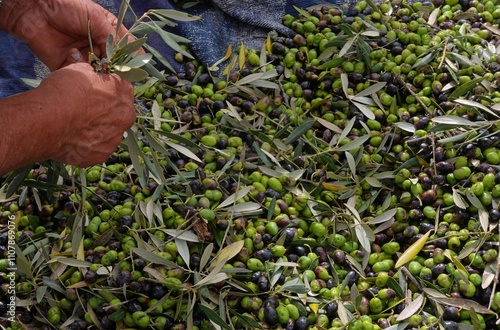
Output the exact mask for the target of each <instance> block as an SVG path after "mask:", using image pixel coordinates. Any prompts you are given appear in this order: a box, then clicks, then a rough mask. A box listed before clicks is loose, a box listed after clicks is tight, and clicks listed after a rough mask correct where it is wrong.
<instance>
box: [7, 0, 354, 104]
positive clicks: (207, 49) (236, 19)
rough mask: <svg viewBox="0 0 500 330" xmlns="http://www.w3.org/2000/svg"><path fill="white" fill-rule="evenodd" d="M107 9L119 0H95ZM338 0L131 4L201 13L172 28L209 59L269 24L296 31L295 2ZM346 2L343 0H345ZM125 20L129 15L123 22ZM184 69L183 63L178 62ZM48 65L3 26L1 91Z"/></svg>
mask: <svg viewBox="0 0 500 330" xmlns="http://www.w3.org/2000/svg"><path fill="white" fill-rule="evenodd" d="M95 2H96V3H99V4H100V5H102V6H103V7H105V8H106V9H108V10H110V11H111V12H113V13H115V14H116V13H117V10H118V8H119V7H120V4H121V0H96V1H95ZM339 3H340V1H339V0H274V1H270V0H212V1H209V0H205V1H203V2H202V3H200V4H197V5H195V6H193V7H191V8H188V9H184V8H181V7H176V6H174V5H173V4H172V3H171V2H170V1H167V0H150V1H139V0H131V6H132V7H133V10H134V11H135V12H136V13H137V14H138V15H141V14H142V13H144V12H145V11H147V10H148V9H160V8H161V9H176V10H181V11H184V12H189V13H191V14H193V15H197V16H200V17H201V18H202V20H203V22H202V23H199V22H187V23H183V22H179V24H178V26H177V27H176V28H173V29H170V30H169V31H170V32H172V33H175V34H177V35H181V36H183V37H186V38H188V39H190V40H191V41H192V43H191V44H190V49H191V51H192V53H193V54H194V55H195V57H196V58H197V59H198V60H199V61H200V62H201V63H203V64H205V65H210V64H213V63H215V62H216V61H217V60H218V59H220V58H222V57H223V56H224V54H225V52H226V50H227V47H228V46H229V45H230V44H231V45H232V46H233V49H236V47H237V46H238V45H239V44H241V42H243V43H244V44H245V46H246V47H247V48H259V49H260V47H261V46H262V43H263V42H264V40H265V38H266V37H267V33H268V32H269V31H271V30H274V31H276V32H278V33H279V34H281V35H285V36H292V35H293V31H291V30H289V29H288V28H286V27H285V26H283V25H281V17H282V16H283V15H284V14H286V13H291V14H296V10H295V9H294V7H293V6H297V7H300V8H307V7H309V6H313V5H320V4H339ZM342 3H345V1H343V2H342ZM125 24H126V25H128V24H130V21H126V22H125ZM148 43H149V44H150V45H151V46H153V47H154V48H156V49H157V50H159V51H160V52H161V53H162V54H163V56H165V57H166V58H167V59H171V60H169V61H170V63H172V64H174V63H175V61H173V60H172V59H173V52H172V50H171V49H170V48H169V47H168V46H166V45H165V43H164V42H163V41H162V40H161V38H160V37H159V36H158V35H154V34H151V35H149V38H148ZM174 68H175V69H176V70H181V68H180V67H174ZM47 73H48V70H47V68H46V67H45V66H44V65H43V64H42V63H41V62H40V61H39V60H38V59H37V58H36V57H35V56H34V55H33V53H31V51H30V50H29V49H28V48H27V47H26V45H25V44H23V43H22V42H21V41H19V40H18V39H16V38H14V37H12V36H10V35H8V34H6V33H5V32H2V31H0V97H6V96H9V95H12V94H15V93H20V92H23V91H26V90H28V89H29V87H28V86H27V85H25V84H24V83H23V82H21V80H20V79H21V78H32V79H35V78H43V77H44V76H45V75H46V74H47Z"/></svg>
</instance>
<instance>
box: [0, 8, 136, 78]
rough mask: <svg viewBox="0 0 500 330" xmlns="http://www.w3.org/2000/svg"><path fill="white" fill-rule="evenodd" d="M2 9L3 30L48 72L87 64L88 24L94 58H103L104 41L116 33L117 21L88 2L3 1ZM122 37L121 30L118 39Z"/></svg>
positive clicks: (104, 53)
mask: <svg viewBox="0 0 500 330" xmlns="http://www.w3.org/2000/svg"><path fill="white" fill-rule="evenodd" d="M3 6H4V7H3V8H2V11H3V12H4V14H3V15H0V20H3V21H4V22H7V23H3V22H2V23H3V25H5V26H4V29H6V30H7V32H9V33H12V34H14V35H16V36H18V37H19V38H21V39H22V40H23V41H25V42H26V43H27V44H28V46H29V47H30V48H31V50H33V52H34V53H35V54H36V55H37V56H38V58H40V60H41V61H42V62H43V63H45V65H47V66H48V67H49V69H50V70H52V71H53V70H56V69H59V68H61V67H64V66H66V65H69V64H72V63H74V62H78V61H81V62H84V61H87V59H88V52H89V51H90V47H89V42H88V22H89V21H90V29H91V36H92V43H93V48H94V53H95V54H96V55H97V56H105V55H106V39H107V37H108V35H110V34H112V35H113V36H115V33H116V25H117V18H116V17H115V16H114V15H113V14H111V13H110V12H109V11H107V10H106V9H104V8H103V7H101V6H99V5H98V4H96V3H94V2H93V1H91V0H46V1H36V0H4V4H3ZM126 33H127V29H126V28H125V27H123V26H122V27H121V28H120V31H119V38H121V37H122V36H124V35H125V34H126Z"/></svg>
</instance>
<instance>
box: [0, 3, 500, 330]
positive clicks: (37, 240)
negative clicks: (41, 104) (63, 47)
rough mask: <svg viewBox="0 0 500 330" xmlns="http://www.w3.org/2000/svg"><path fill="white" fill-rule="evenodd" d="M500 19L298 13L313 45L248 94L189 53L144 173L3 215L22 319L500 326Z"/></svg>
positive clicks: (488, 9) (279, 47) (169, 89)
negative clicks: (11, 234)
mask: <svg viewBox="0 0 500 330" xmlns="http://www.w3.org/2000/svg"><path fill="white" fill-rule="evenodd" d="M499 23H500V3H498V4H497V1H496V0H489V1H475V0H471V1H467V0H460V1H459V0H445V1H442V0H436V1H432V2H431V1H426V2H414V3H412V4H406V3H400V2H397V1H395V2H383V3H379V4H376V5H375V6H372V4H371V2H369V3H368V2H365V1H358V2H356V4H355V5H354V6H353V7H351V8H349V9H347V10H341V9H339V8H336V7H323V8H320V9H314V10H310V11H308V12H300V13H298V14H297V15H286V16H285V17H283V24H285V25H286V26H288V27H290V28H291V29H293V30H294V31H295V32H296V33H297V34H296V35H295V37H293V38H284V37H276V36H275V37H273V38H272V39H269V42H268V44H267V45H266V47H265V51H266V54H265V56H261V54H260V53H259V51H256V50H246V51H245V64H244V66H243V67H240V68H238V69H235V70H233V71H232V72H231V73H230V74H229V75H228V77H227V79H221V78H216V77H214V76H213V75H212V74H211V73H210V72H209V71H208V70H207V68H204V67H203V66H201V65H200V64H199V63H198V62H197V61H195V60H194V61H187V60H185V59H184V58H182V56H178V59H179V60H182V61H184V60H185V61H186V62H184V66H185V70H184V72H183V73H179V74H176V75H174V74H167V75H166V76H165V80H164V81H157V82H153V83H151V82H149V83H144V84H140V85H138V86H137V88H136V90H137V94H138V100H139V101H138V104H137V105H138V108H139V111H141V114H142V116H140V119H139V120H138V124H139V125H141V126H142V128H144V130H146V131H148V132H149V133H148V134H150V135H151V136H156V137H157V138H158V140H155V141H152V140H151V139H150V138H149V137H148V136H147V135H141V134H138V137H139V140H138V141H137V146H138V148H139V149H140V151H141V156H139V157H138V158H139V159H138V160H137V155H136V153H137V152H136V151H134V150H131V149H128V148H125V147H120V148H118V149H117V150H116V152H115V153H113V155H112V156H111V157H110V158H109V159H108V161H107V162H106V163H105V164H104V165H97V166H93V167H89V168H85V169H77V170H75V169H70V170H71V171H72V174H73V175H72V177H69V176H67V177H64V178H61V180H60V181H59V182H60V183H61V184H60V185H59V186H57V187H53V186H48V187H45V186H44V183H45V182H47V181H48V179H49V178H50V176H51V175H52V173H51V171H48V170H47V168H46V167H44V166H43V164H41V165H37V166H36V167H35V168H33V169H32V170H31V171H30V173H29V174H28V176H27V178H26V179H27V181H26V184H27V186H28V187H29V189H28V188H26V189H24V188H21V189H20V190H19V197H18V198H16V199H11V200H9V201H7V202H5V203H3V204H2V205H1V206H0V224H1V225H2V226H6V225H7V221H8V219H9V217H10V216H12V215H15V216H16V225H17V231H16V242H17V244H18V246H19V248H20V249H21V250H22V251H24V254H25V258H23V259H26V260H29V261H28V264H26V265H24V264H25V263H26V262H25V261H23V260H21V259H20V258H18V264H23V265H24V266H23V267H19V272H18V274H17V275H16V296H17V299H18V301H19V302H23V304H22V305H21V304H19V305H18V307H17V312H18V313H17V319H16V320H17V321H16V322H7V321H6V319H5V320H4V319H3V320H2V322H3V323H2V324H3V325H4V326H5V327H6V328H10V329H20V328H21V324H23V325H26V326H31V327H35V328H43V329H46V328H47V329H48V328H51V327H54V328H66V329H87V328H140V329H142V328H151V329H214V328H215V326H214V324H216V325H218V326H219V327H222V328H227V329H231V328H235V329H255V328H263V329H288V330H302V329H318V330H319V329H349V330H356V329H374V330H376V329H385V328H388V327H390V326H392V325H396V324H403V323H404V324H406V328H408V329H412V328H414V329H428V330H430V329H438V328H440V327H441V326H442V327H444V328H445V329H447V330H453V329H458V328H459V324H460V326H461V327H466V328H471V329H472V328H474V327H476V328H477V327H479V328H482V329H496V328H497V325H496V321H497V316H496V313H498V312H500V291H498V288H497V285H496V280H497V279H496V276H495V273H496V268H497V267H496V265H497V259H498V249H499V245H498V241H499V235H498V228H497V223H498V221H499V220H500V208H499V206H498V202H499V200H500V172H499V171H498V165H499V164H500V134H499V133H498V117H497V115H496V114H497V112H498V108H496V107H495V105H496V104H498V103H500V92H498V87H499V86H500V54H496V53H494V52H493V51H492V49H497V48H498V47H499V46H500V35H499V34H498V31H499ZM487 50H488V51H487ZM340 54H341V55H342V56H340ZM262 59H265V61H263V60H262ZM263 71H266V72H271V73H273V74H272V75H270V76H271V78H269V80H268V83H267V84H263V83H262V84H260V86H259V87H258V89H259V91H256V90H255V89H253V88H254V87H247V86H245V85H243V84H239V82H240V81H241V80H242V79H244V78H245V77H252V76H251V75H252V74H259V73H262V72H263ZM256 79H257V78H256ZM248 80H249V79H248V78H247V81H248ZM243 81H244V80H243ZM270 83H273V84H270ZM273 86H276V88H273ZM366 91H370V92H369V93H368V92H366ZM162 139H163V140H162ZM165 141H166V142H167V143H165ZM160 147H161V148H160ZM137 161H139V165H142V166H143V168H136V167H135V166H137V164H138V163H137ZM158 168H160V169H161V170H162V171H163V173H161V175H159V173H158V172H155V171H156V169H158ZM146 171H149V175H148V176H147V182H143V181H142V180H141V175H142V173H141V174H140V173H139V172H146ZM162 176H163V177H165V178H166V179H165V180H160V179H159V178H161V177H162ZM43 189H48V191H50V193H49V194H47V195H46V196H44V195H42V194H41V193H40V191H41V190H43ZM241 192H245V193H241ZM229 200H230V201H231V202H230V203H229V202H227V201H229ZM82 214H83V215H84V216H82ZM2 228H3V227H2ZM422 238H427V240H426V242H424V244H422V246H423V247H421V248H417V247H420V244H419V243H420V242H421V239H422ZM235 246H238V248H237V249H236V250H235V251H231V248H234V247H235ZM207 251H208V253H207ZM0 252H1V253H2V255H1V256H0V258H5V259H6V258H7V231H2V234H0ZM408 252H410V253H411V258H410V261H409V262H408V263H407V264H406V265H403V266H401V265H398V267H396V265H397V264H398V260H399V258H400V257H401V254H402V253H408ZM221 255H222V256H224V255H225V256H226V258H222V257H221ZM5 259H4V260H5ZM51 259H52V260H51ZM4 260H3V261H4ZM3 261H2V262H0V274H1V275H2V276H1V277H0V284H1V285H2V290H0V297H1V298H2V299H0V301H1V302H0V314H2V315H3V314H4V313H5V312H6V311H7V305H6V304H5V303H3V302H4V301H7V300H6V299H7V298H8V281H9V279H8V278H7V274H6V273H5V272H6V270H7V267H6V265H7V263H6V262H3ZM211 262H213V264H211ZM217 263H220V265H219V264H217ZM216 264H217V265H216ZM30 267H31V271H29V270H27V269H26V268H30ZM214 269H216V270H219V273H218V274H217V276H218V277H215V276H214V275H215V274H212V273H211V272H212V271H213V270H214ZM30 273H31V274H30ZM214 278H215V279H214ZM429 290H431V292H432V294H431V293H429V292H430V291H429ZM419 296H424V299H423V300H422V304H421V305H420V306H417V307H418V308H416V309H415V311H414V313H412V315H408V316H407V317H405V318H401V317H399V316H400V315H404V313H405V309H406V308H411V305H412V304H413V306H414V304H415V301H417V302H418V299H420V298H418V297H419ZM409 306H410V307H409ZM406 311H408V310H406ZM467 326H468V327H467Z"/></svg>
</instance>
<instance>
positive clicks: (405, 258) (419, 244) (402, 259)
mask: <svg viewBox="0 0 500 330" xmlns="http://www.w3.org/2000/svg"><path fill="white" fill-rule="evenodd" d="M430 234H431V231H430V230H429V231H428V232H427V233H425V234H424V235H423V236H422V237H420V238H419V239H418V240H417V241H416V242H415V243H413V244H412V245H411V246H410V247H408V249H406V250H405V251H404V252H403V253H402V254H401V255H400V256H399V258H398V261H397V262H396V265H395V267H396V268H399V267H401V266H403V265H405V264H407V263H409V262H410V261H412V260H413V258H415V256H416V255H417V254H418V253H419V252H420V251H421V250H422V248H423V247H424V245H425V243H426V242H427V239H428V238H429V236H430Z"/></svg>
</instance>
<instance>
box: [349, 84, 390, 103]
mask: <svg viewBox="0 0 500 330" xmlns="http://www.w3.org/2000/svg"><path fill="white" fill-rule="evenodd" d="M386 84H387V83H386V82H378V83H376V84H373V85H371V86H370V87H368V88H366V89H364V90H362V91H361V92H359V93H358V94H356V95H355V96H354V98H353V99H354V100H356V98H358V97H361V96H369V95H372V94H374V93H376V92H378V91H379V90H381V89H382V88H384V86H385V85H386Z"/></svg>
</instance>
